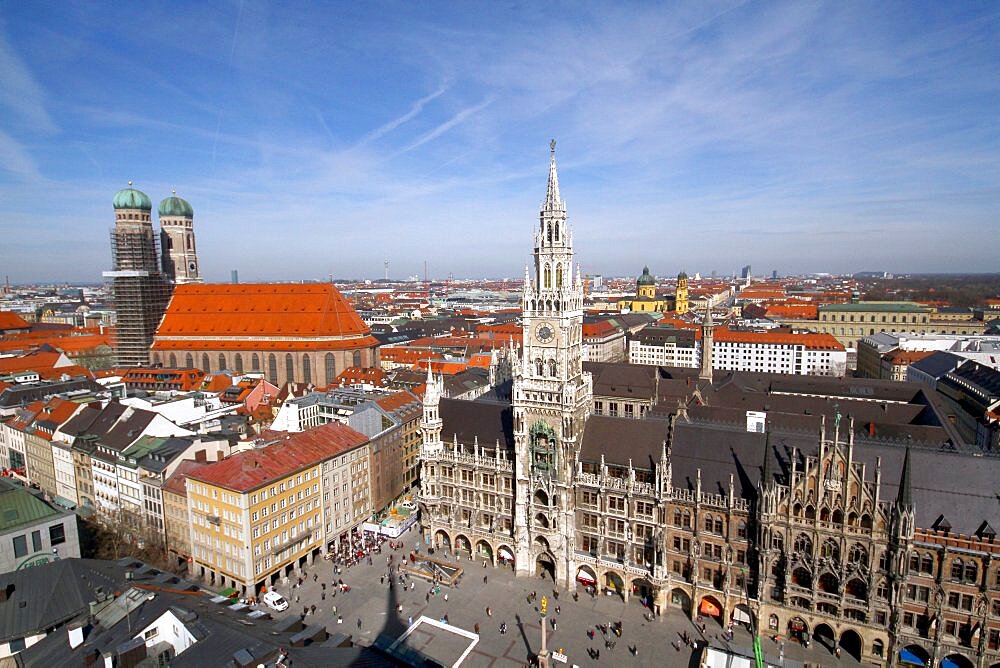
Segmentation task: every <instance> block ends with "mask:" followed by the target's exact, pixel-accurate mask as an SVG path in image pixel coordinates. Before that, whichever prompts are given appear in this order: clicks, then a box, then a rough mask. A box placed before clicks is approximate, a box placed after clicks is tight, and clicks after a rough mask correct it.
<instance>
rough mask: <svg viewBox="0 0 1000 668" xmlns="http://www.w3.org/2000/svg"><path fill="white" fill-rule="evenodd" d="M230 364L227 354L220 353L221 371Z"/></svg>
mask: <svg viewBox="0 0 1000 668" xmlns="http://www.w3.org/2000/svg"><path fill="white" fill-rule="evenodd" d="M227 366H228V365H227V364H226V356H225V355H223V354H222V353H219V371H222V370H223V369H225V368H226V367H227Z"/></svg>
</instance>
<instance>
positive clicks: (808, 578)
mask: <svg viewBox="0 0 1000 668" xmlns="http://www.w3.org/2000/svg"><path fill="white" fill-rule="evenodd" d="M792 584H794V585H795V586H796V587H802V588H803V589H812V573H810V572H809V571H808V570H806V568H805V566H799V567H798V568H796V569H795V570H794V571H792Z"/></svg>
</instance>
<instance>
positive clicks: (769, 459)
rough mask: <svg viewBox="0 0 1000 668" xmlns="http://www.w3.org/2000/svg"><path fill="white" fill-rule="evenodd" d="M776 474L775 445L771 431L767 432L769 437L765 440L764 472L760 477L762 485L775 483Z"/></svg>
mask: <svg viewBox="0 0 1000 668" xmlns="http://www.w3.org/2000/svg"><path fill="white" fill-rule="evenodd" d="M774 474H775V470H774V446H773V445H772V444H771V432H767V438H766V440H765V441H764V474H763V475H762V476H761V479H760V485H761V487H767V486H769V485H773V484H774Z"/></svg>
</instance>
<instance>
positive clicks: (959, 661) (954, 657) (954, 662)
mask: <svg viewBox="0 0 1000 668" xmlns="http://www.w3.org/2000/svg"><path fill="white" fill-rule="evenodd" d="M975 665H976V664H975V663H973V661H972V660H971V659H970V658H969V657H967V656H965V655H964V654H958V653H957V652H956V653H955V654H949V655H948V656H946V657H944V658H943V659H941V668H975Z"/></svg>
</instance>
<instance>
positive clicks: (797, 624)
mask: <svg viewBox="0 0 1000 668" xmlns="http://www.w3.org/2000/svg"><path fill="white" fill-rule="evenodd" d="M788 637H789V638H792V639H793V640H797V641H799V642H803V641H805V640H808V639H809V626H808V625H807V624H806V620H804V619H802V618H801V617H798V616H796V617H792V618H791V619H789V620H788Z"/></svg>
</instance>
